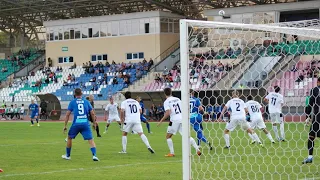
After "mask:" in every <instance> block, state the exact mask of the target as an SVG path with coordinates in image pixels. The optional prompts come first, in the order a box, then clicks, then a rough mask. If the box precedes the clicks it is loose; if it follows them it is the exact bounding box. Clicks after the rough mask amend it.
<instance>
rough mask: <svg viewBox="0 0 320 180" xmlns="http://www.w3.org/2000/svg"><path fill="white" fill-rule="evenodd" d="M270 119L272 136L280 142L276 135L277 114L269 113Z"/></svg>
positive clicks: (277, 134)
mask: <svg viewBox="0 0 320 180" xmlns="http://www.w3.org/2000/svg"><path fill="white" fill-rule="evenodd" d="M270 119H271V122H272V129H273V132H274V135H275V137H276V139H278V140H280V138H279V133H278V113H271V114H270Z"/></svg>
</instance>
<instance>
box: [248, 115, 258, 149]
mask: <svg viewBox="0 0 320 180" xmlns="http://www.w3.org/2000/svg"><path fill="white" fill-rule="evenodd" d="M249 125H250V128H251V129H255V128H256V126H257V122H256V121H254V120H252V119H251V122H249ZM247 134H248V136H249V137H250V138H251V144H254V143H256V141H255V139H254V137H253V136H252V134H251V133H249V132H248V131H247Z"/></svg>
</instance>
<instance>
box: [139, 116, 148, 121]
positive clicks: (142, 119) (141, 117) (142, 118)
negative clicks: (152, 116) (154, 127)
mask: <svg viewBox="0 0 320 180" xmlns="http://www.w3.org/2000/svg"><path fill="white" fill-rule="evenodd" d="M140 120H141V122H144V123H146V122H147V118H146V117H144V116H143V115H141V116H140Z"/></svg>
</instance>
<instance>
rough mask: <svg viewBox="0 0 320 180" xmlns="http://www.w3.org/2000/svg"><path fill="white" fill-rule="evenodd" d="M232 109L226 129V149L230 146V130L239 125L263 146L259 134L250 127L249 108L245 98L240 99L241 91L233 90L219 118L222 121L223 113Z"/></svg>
mask: <svg viewBox="0 0 320 180" xmlns="http://www.w3.org/2000/svg"><path fill="white" fill-rule="evenodd" d="M229 108H230V109H231V116H230V121H229V122H228V123H227V125H226V129H225V130H224V139H225V141H226V147H225V148H226V149H229V148H230V135H229V132H230V131H233V130H234V129H235V128H236V127H237V126H238V125H240V126H241V128H242V129H243V130H244V131H247V132H248V133H250V134H251V135H252V137H253V140H254V141H256V142H258V143H259V144H260V146H261V147H263V144H262V143H261V141H260V139H259V137H258V135H257V134H256V133H255V132H254V131H253V130H252V129H251V128H250V125H249V123H248V122H247V121H246V111H247V108H246V107H245V104H244V102H243V100H241V99H239V92H238V91H233V92H232V99H231V100H229V101H228V102H227V104H226V105H225V106H224V108H223V110H222V112H221V115H220V117H219V120H220V121H221V119H222V116H223V114H224V113H225V112H226V111H227V110H228V109H229Z"/></svg>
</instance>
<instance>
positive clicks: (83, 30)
mask: <svg viewBox="0 0 320 180" xmlns="http://www.w3.org/2000/svg"><path fill="white" fill-rule="evenodd" d="M81 35H82V39H85V38H88V26H87V25H86V24H84V25H82V26H81Z"/></svg>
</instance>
